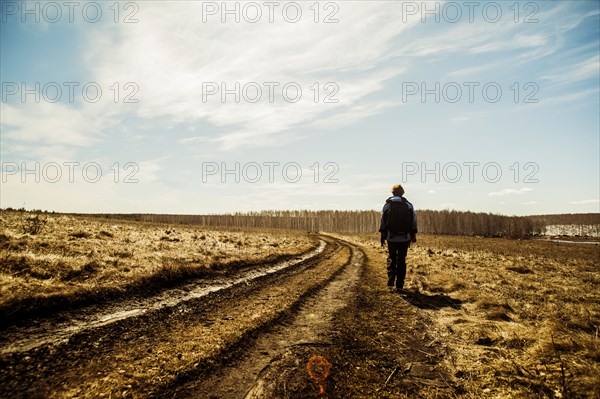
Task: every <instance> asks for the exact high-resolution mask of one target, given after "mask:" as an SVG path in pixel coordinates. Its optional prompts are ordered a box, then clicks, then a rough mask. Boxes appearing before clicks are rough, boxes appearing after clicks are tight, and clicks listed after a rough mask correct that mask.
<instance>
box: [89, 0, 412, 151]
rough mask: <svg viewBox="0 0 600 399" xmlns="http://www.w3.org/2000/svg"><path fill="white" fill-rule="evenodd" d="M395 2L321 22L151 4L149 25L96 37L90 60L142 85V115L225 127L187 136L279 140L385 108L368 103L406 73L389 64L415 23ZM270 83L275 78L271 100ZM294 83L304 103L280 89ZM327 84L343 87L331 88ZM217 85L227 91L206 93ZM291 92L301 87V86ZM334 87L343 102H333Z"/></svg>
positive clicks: (146, 13) (98, 69)
mask: <svg viewBox="0 0 600 399" xmlns="http://www.w3.org/2000/svg"><path fill="white" fill-rule="evenodd" d="M389 9H390V7H387V6H386V4H385V3H379V2H374V3H371V2H363V3H360V4H353V5H352V7H346V6H344V5H341V6H340V11H339V12H340V15H339V19H340V20H341V21H343V24H342V23H340V24H315V23H314V22H313V21H312V18H304V19H302V20H301V21H300V22H298V23H296V24H291V23H268V22H265V23H257V24H250V23H243V22H242V23H221V21H220V18H219V16H216V17H215V18H212V19H209V20H208V22H206V23H195V22H196V21H197V20H196V19H190V18H189V15H198V16H200V15H202V3H201V2H177V3H152V2H148V3H145V4H144V7H143V10H141V11H143V15H140V19H142V18H143V20H144V23H143V24H138V25H136V26H120V27H118V28H116V29H119V31H116V32H114V33H113V34H114V38H115V39H118V40H114V41H113V40H107V36H106V32H102V33H101V34H100V33H98V34H97V35H94V36H93V37H92V40H91V42H90V48H93V49H94V50H93V51H94V55H92V56H90V63H91V64H92V65H93V69H94V71H95V75H97V76H98V78H99V79H100V80H103V81H104V80H106V81H110V80H113V81H128V80H132V79H134V80H135V81H136V82H137V83H138V85H139V86H140V90H141V92H142V93H143V98H142V99H140V104H139V110H138V114H139V116H142V117H144V118H157V117H162V118H167V119H169V120H172V121H173V122H174V123H196V122H198V121H207V122H209V123H211V124H213V125H215V126H218V127H221V128H223V130H224V131H225V133H221V134H219V135H218V136H210V137H204V138H203V137H198V136H196V137H192V138H189V139H188V140H187V142H191V141H203V142H213V143H218V144H220V145H221V147H222V148H223V149H231V148H236V147H240V146H248V145H256V144H257V143H259V144H262V145H264V144H269V141H270V140H269V136H272V135H274V134H277V135H278V137H277V139H278V142H281V139H282V137H281V136H280V135H279V134H280V133H282V132H288V133H290V131H291V130H293V129H295V128H297V127H298V126H300V125H302V124H306V123H312V122H314V121H315V120H316V119H317V117H318V118H320V120H321V121H322V125H323V126H328V127H332V126H333V127H335V126H340V125H341V124H343V123H346V119H345V118H340V117H338V116H336V115H339V114H341V115H345V114H347V113H352V114H353V116H354V118H353V121H358V120H360V119H362V118H366V117H368V116H370V115H373V114H374V113H376V112H377V110H378V109H381V108H382V107H386V106H387V105H386V104H385V103H380V104H363V105H361V104H360V101H361V100H362V99H364V98H365V97H366V96H367V95H370V94H372V93H374V92H376V91H379V90H381V89H382V88H383V87H384V83H385V81H386V80H387V79H389V78H391V77H393V76H395V75H397V74H398V73H400V72H401V70H399V69H393V70H392V69H389V70H387V71H386V70H384V69H382V67H381V62H382V60H384V59H385V58H387V57H388V55H389V52H390V49H391V42H390V41H391V39H392V38H394V37H395V36H397V35H398V34H399V33H400V32H402V31H403V30H405V29H408V27H409V25H410V24H398V23H397V18H396V17H397V16H394V13H393V12H390V11H389ZM398 10H399V9H398ZM365 16H368V17H365ZM192 22H193V23H192ZM348 26H351V27H352V29H347V27H348ZM367 32H368V33H367ZM348 49H352V51H348ZM132 71H135V73H134V74H133V75H132ZM165 71H166V72H165ZM267 82H269V83H270V82H273V83H274V84H276V86H273V87H274V94H275V96H274V97H272V98H271V97H270V94H271V93H270V90H271V89H270V88H269V86H265V83H267ZM236 83H237V84H239V85H240V89H237V92H238V93H242V98H239V99H238V100H239V101H236V100H235V99H234V94H229V95H228V96H227V97H226V98H225V100H226V101H222V99H221V96H220V94H221V93H222V92H223V90H222V89H223V88H226V89H227V90H232V89H233V90H234V91H236V90H235V87H236ZM287 83H293V84H294V85H296V86H297V87H300V88H301V90H302V93H301V98H300V100H299V101H298V102H290V101H286V100H285V98H284V96H283V95H282V90H283V86H284V85H286V84H287ZM327 83H333V84H334V85H335V86H329V87H325V85H326V84H327ZM315 84H316V86H315ZM209 85H210V87H211V89H215V88H216V89H218V90H219V92H218V94H217V95H211V96H209V97H208V96H204V97H203V95H202V93H203V91H204V92H205V90H206V89H207V88H208V87H209ZM222 85H225V86H222ZM247 85H250V86H247ZM256 87H259V88H260V89H261V94H262V96H261V97H260V99H259V100H257V101H255V102H254V101H247V99H245V98H244V97H243V95H244V93H246V94H247V93H252V94H251V95H250V97H251V98H253V99H254V98H255V94H256V93H257V91H256ZM334 87H337V88H338V90H337V91H336V90H334ZM245 89H248V90H249V91H248V92H245V91H244V90H245ZM334 92H335V93H334ZM291 93H292V95H295V93H296V91H295V88H292V91H291ZM317 93H318V94H319V98H316V94H317ZM328 94H329V95H332V98H333V99H335V100H337V102H326V101H325V100H326V98H325V96H327V95H328ZM246 98H248V97H246ZM330 99H331V98H330ZM292 136H293V134H292Z"/></svg>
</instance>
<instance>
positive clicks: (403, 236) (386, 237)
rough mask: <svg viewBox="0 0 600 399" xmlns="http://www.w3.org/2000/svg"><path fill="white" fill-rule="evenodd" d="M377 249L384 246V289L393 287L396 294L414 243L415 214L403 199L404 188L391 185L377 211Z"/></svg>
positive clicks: (415, 233) (401, 284) (401, 287)
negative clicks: (379, 244)
mask: <svg viewBox="0 0 600 399" xmlns="http://www.w3.org/2000/svg"><path fill="white" fill-rule="evenodd" d="M379 232H380V233H381V246H382V247H383V246H385V242H386V241H387V245H388V258H387V273H388V282H387V285H388V287H393V286H394V283H395V284H396V289H397V290H398V291H399V292H403V291H404V279H405V278H406V254H407V253H408V247H409V246H410V244H411V243H416V242H417V214H416V212H415V208H414V206H413V204H411V203H410V202H409V201H408V200H407V199H406V198H404V188H402V185H400V184H395V185H394V186H393V187H392V196H391V197H389V198H388V199H387V200H386V201H385V205H384V206H383V210H382V211H381V223H380V226H379Z"/></svg>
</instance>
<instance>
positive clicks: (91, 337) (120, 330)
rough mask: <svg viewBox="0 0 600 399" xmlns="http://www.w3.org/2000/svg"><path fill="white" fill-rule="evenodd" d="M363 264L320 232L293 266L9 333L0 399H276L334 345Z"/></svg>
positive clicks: (3, 347)
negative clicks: (338, 316) (337, 320)
mask: <svg viewBox="0 0 600 399" xmlns="http://www.w3.org/2000/svg"><path fill="white" fill-rule="evenodd" d="M362 265H363V254H362V251H361V250H360V249H359V248H358V247H356V246H353V245H351V244H349V243H346V242H344V241H341V240H338V239H334V238H332V237H328V236H321V245H320V246H319V247H318V248H317V249H315V250H313V251H311V252H309V253H307V254H305V255H303V256H301V257H299V258H297V259H294V260H292V261H288V262H285V263H281V264H276V265H268V266H265V267H263V268H257V269H254V270H252V271H247V272H245V273H243V274H239V275H236V276H230V277H227V278H225V277H220V278H218V279H216V278H215V279H212V280H210V281H207V280H203V281H196V282H190V283H189V284H187V285H185V286H181V287H178V288H176V289H170V290H165V291H164V292H162V293H160V294H158V295H156V296H155V297H152V298H145V299H143V300H135V299H131V300H126V301H122V302H119V303H114V304H109V305H101V304H98V305H95V306H91V307H88V308H84V309H80V310H78V311H73V312H63V313H60V314H57V315H54V316H52V318H49V319H47V320H38V321H32V322H27V323H23V324H22V325H20V326H13V327H10V328H9V329H7V330H5V331H3V332H2V335H1V338H0V397H6V398H20V397H23V398H25V397H26V398H36V397H43V398H67V397H69V398H70V397H80V398H97V397H113V398H115V397H214V398H219V397H222V398H238V397H239V398H244V397H247V398H261V397H264V398H267V397H268V398H270V397H278V396H281V392H284V393H285V392H286V390H288V389H291V388H292V387H291V385H293V384H306V381H307V366H306V356H309V355H311V354H313V353H314V354H318V352H319V348H322V347H324V346H327V345H331V337H332V335H331V331H330V330H331V326H332V323H331V320H332V318H333V317H334V315H335V313H336V312H337V311H339V310H340V309H342V308H343V307H344V306H345V305H346V304H347V303H348V300H349V298H351V297H352V295H353V291H352V290H353V287H355V285H356V282H357V280H358V278H359V275H360V273H361V270H362ZM315 367H316V368H315V370H317V369H318V370H317V371H316V372H317V374H318V372H319V370H320V371H321V372H323V367H325V366H323V364H319V365H317V366H315ZM325 368H326V367H325ZM313 377H314V376H313ZM319 378H320V377H319V376H317V377H316V379H315V378H313V380H312V382H313V385H314V387H313V388H315V387H316V388H318V387H319V384H321V383H320V382H319ZM325 378H326V376H325V377H323V379H325ZM290 384H291V385H290Z"/></svg>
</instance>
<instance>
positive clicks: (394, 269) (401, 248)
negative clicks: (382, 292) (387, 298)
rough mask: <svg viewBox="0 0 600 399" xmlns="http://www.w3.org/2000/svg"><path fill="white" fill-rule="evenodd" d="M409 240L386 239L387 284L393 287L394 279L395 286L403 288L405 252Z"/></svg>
mask: <svg viewBox="0 0 600 399" xmlns="http://www.w3.org/2000/svg"><path fill="white" fill-rule="evenodd" d="M409 245H410V241H406V242H390V241H388V252H389V253H388V258H387V272H388V286H389V287H393V286H394V281H396V288H400V289H402V288H404V278H405V277H406V253H407V252H408V247H409Z"/></svg>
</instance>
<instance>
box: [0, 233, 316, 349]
mask: <svg viewBox="0 0 600 399" xmlns="http://www.w3.org/2000/svg"><path fill="white" fill-rule="evenodd" d="M325 247H326V243H325V242H324V241H323V240H321V241H320V243H319V246H318V247H317V248H316V249H314V250H312V251H309V252H307V253H305V254H303V255H301V256H299V257H296V258H294V259H291V260H287V261H285V262H280V263H276V264H274V265H268V266H264V267H258V268H255V269H252V270H248V271H245V272H242V273H241V274H239V275H236V276H230V277H218V278H211V279H210V280H201V281H195V282H193V283H189V284H186V285H184V286H180V287H178V288H174V289H168V290H164V291H162V292H160V293H159V294H158V295H155V296H153V297H150V298H143V299H139V298H133V299H128V300H124V301H120V302H118V303H115V304H109V305H107V304H98V305H93V306H90V307H87V308H84V309H80V310H77V311H73V312H62V313H58V314H56V315H55V316H54V317H53V318H51V319H48V320H33V321H31V322H27V323H26V324H25V325H20V326H13V327H10V328H8V329H6V330H5V331H3V332H2V336H1V337H0V355H7V354H11V353H19V352H26V351H29V350H32V349H35V348H38V347H40V346H43V345H54V344H60V343H62V342H68V340H69V338H70V337H71V336H73V335H75V334H78V333H80V332H82V331H85V330H90V329H93V328H98V327H102V326H106V325H108V324H111V323H114V322H117V321H120V320H123V319H128V318H132V317H137V316H140V315H143V314H146V313H149V312H152V311H156V310H159V309H165V308H170V307H174V306H177V305H180V304H182V303H185V302H187V301H190V300H193V299H197V298H201V297H204V296H207V295H209V294H211V293H214V292H218V291H222V290H225V289H228V288H231V287H233V286H236V285H240V284H249V283H250V282H252V281H253V280H256V279H258V278H261V277H264V276H268V275H270V274H274V273H277V272H280V271H282V270H285V269H288V268H290V267H292V266H295V265H298V264H299V263H302V262H304V261H306V260H308V259H310V258H312V257H315V256H317V255H319V254H320V253H322V252H323V250H324V249H325Z"/></svg>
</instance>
